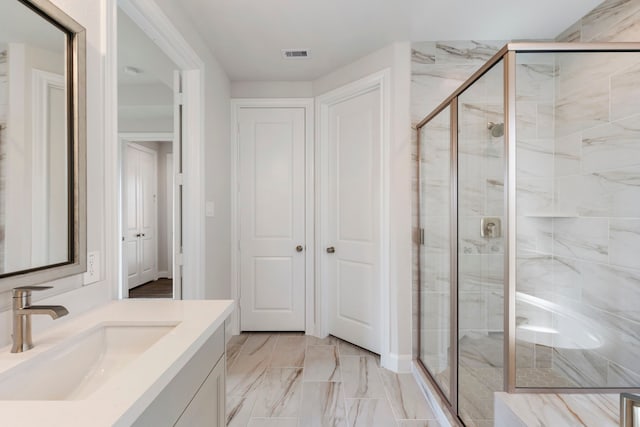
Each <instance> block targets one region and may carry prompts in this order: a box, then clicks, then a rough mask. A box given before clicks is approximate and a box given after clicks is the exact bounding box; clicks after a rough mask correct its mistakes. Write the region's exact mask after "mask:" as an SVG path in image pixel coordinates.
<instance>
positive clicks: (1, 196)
mask: <svg viewBox="0 0 640 427" xmlns="http://www.w3.org/2000/svg"><path fill="white" fill-rule="evenodd" d="M7 60H8V58H7V45H5V44H2V43H0V271H3V270H4V222H5V220H4V213H5V185H6V179H5V175H4V171H5V170H6V167H5V161H6V141H5V140H4V138H5V135H6V126H7V105H8V103H9V90H8V89H9V87H8V64H7Z"/></svg>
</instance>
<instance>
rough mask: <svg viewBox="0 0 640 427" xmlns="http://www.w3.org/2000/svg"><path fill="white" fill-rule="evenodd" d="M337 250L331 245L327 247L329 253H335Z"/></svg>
mask: <svg viewBox="0 0 640 427" xmlns="http://www.w3.org/2000/svg"><path fill="white" fill-rule="evenodd" d="M335 252H336V248H334V247H333V246H329V247H328V248H327V253H328V254H333V253H335Z"/></svg>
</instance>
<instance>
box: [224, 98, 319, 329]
mask: <svg viewBox="0 0 640 427" xmlns="http://www.w3.org/2000/svg"><path fill="white" fill-rule="evenodd" d="M241 108H304V110H305V163H306V164H305V245H306V248H305V333H306V334H307V335H314V334H315V333H316V312H315V306H316V303H315V289H314V277H315V266H314V259H315V227H314V220H315V219H314V215H315V204H314V203H315V197H314V196H313V194H314V191H315V190H314V188H315V172H314V167H315V159H314V154H315V153H314V131H313V129H314V102H313V98H277V99H274V98H242V99H241V98H235V99H231V158H230V162H231V299H233V300H235V301H239V297H240V256H239V255H240V241H239V238H240V230H239V227H240V221H239V217H238V215H239V209H238V191H239V190H240V182H239V179H238V178H239V177H238V171H239V160H240V159H239V154H240V150H239V143H240V141H239V122H238V119H239V114H238V113H239V111H240V109H241ZM239 307H240V304H239V303H238V304H237V305H236V310H235V311H234V312H233V313H232V314H231V316H230V322H231V333H232V334H233V335H237V334H239V333H240V309H239Z"/></svg>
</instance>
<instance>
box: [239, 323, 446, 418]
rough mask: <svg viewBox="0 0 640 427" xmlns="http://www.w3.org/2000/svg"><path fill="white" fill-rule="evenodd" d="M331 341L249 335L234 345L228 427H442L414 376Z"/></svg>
mask: <svg viewBox="0 0 640 427" xmlns="http://www.w3.org/2000/svg"><path fill="white" fill-rule="evenodd" d="M379 364H380V359H379V357H378V356H377V355H375V354H373V353H369V352H368V351H366V350H363V349H361V348H359V347H356V346H354V345H351V344H349V343H347V342H344V341H342V340H339V339H337V338H335V337H331V336H330V337H328V338H326V339H323V340H319V339H317V338H314V337H307V336H304V335H302V334H286V333H282V334H277V333H273V334H272V333H248V334H246V333H245V334H242V335H238V336H234V337H232V338H231V340H230V341H229V344H228V346H227V425H228V426H234V427H236V426H237V427H246V426H250V427H263V426H269V427H298V426H299V427H306V426H336V427H338V426H345V427H346V426H349V427H351V426H366V427H378V426H379V427H392V426H395V427H434V426H439V423H438V422H437V421H436V420H435V416H434V414H433V411H432V409H431V407H430V406H429V404H428V403H427V402H426V400H425V398H424V396H423V395H422V392H421V391H420V389H419V388H418V385H417V383H416V382H415V380H414V379H413V376H412V375H411V374H394V373H393V372H390V371H388V370H386V369H383V368H380V367H379Z"/></svg>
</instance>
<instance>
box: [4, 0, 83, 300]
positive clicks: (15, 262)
mask: <svg viewBox="0 0 640 427" xmlns="http://www.w3.org/2000/svg"><path fill="white" fill-rule="evenodd" d="M85 51H86V37H85V29H84V28H83V27H82V26H81V25H79V24H78V23H77V22H75V21H74V20H73V19H72V18H70V17H69V16H68V15H67V14H65V13H64V12H63V11H61V10H60V9H59V8H57V7H56V6H54V5H53V4H52V3H51V2H49V1H48V0H3V1H2V2H0V291H5V290H8V289H10V288H12V287H15V286H21V285H28V284H36V283H44V282H49V281H52V280H55V279H59V278H62V277H66V276H70V275H74V274H78V273H81V272H83V271H85V270H86V153H85V151H86V129H85V126H86V114H85V90H86V89H85V88H86V83H85V81H86V71H85Z"/></svg>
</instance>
